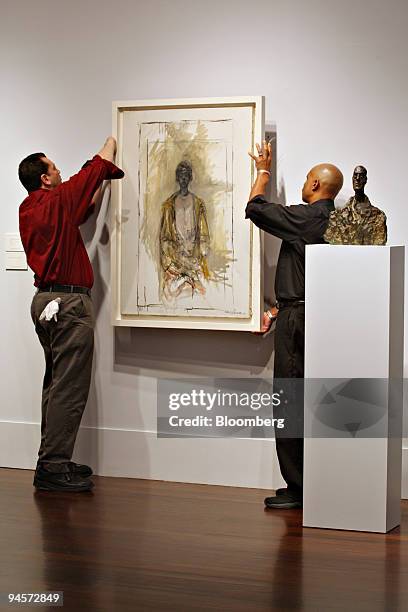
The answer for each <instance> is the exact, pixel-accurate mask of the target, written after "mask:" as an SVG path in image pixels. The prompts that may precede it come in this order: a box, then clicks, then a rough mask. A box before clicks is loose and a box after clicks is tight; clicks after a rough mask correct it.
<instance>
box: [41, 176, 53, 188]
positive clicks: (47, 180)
mask: <svg viewBox="0 0 408 612" xmlns="http://www.w3.org/2000/svg"><path fill="white" fill-rule="evenodd" d="M41 183H42V184H43V185H44V187H49V186H50V185H51V181H50V177H49V176H48V174H42V175H41Z"/></svg>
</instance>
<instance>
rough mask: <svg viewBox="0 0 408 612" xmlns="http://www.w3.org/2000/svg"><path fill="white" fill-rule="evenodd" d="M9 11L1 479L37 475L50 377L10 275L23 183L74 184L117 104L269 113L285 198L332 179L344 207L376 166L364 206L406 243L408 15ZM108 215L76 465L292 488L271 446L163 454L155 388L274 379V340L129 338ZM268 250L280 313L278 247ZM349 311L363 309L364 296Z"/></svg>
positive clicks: (43, 6)
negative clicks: (13, 471)
mask: <svg viewBox="0 0 408 612" xmlns="http://www.w3.org/2000/svg"><path fill="white" fill-rule="evenodd" d="M0 7H1V16H0V76H1V89H2V96H1V98H0V121H1V131H0V133H1V144H2V155H1V165H0V172H1V185H2V202H1V215H0V236H1V242H0V248H1V256H0V287H1V290H0V317H1V321H2V325H1V329H2V332H1V345H0V347H1V348H0V365H1V380H0V465H3V466H15V467H25V468H28V467H33V465H34V463H35V453H36V450H37V445H38V439H39V425H38V423H39V415H40V391H41V377H42V372H43V355H42V351H41V348H40V345H39V343H38V341H37V338H36V336H35V333H34V329H33V326H32V323H31V320H30V315H29V306H30V302H31V299H32V295H33V285H32V273H31V272H30V271H23V272H17V271H5V254H4V234H5V233H7V232H16V231H17V230H18V206H19V204H20V202H21V201H22V199H23V198H24V197H25V193H24V190H23V188H22V187H21V186H20V185H19V183H18V179H17V166H18V163H19V161H20V160H21V159H22V158H23V157H24V156H26V155H27V154H29V153H32V152H34V151H44V152H45V153H46V154H47V156H49V157H50V158H51V159H53V160H54V161H55V162H56V163H57V166H58V167H59V168H60V169H61V171H62V175H63V177H65V178H67V177H68V176H69V175H71V174H73V173H74V172H76V171H77V170H78V169H79V167H80V166H81V165H82V164H83V162H84V161H85V160H86V159H87V158H89V157H90V156H92V155H93V154H94V153H95V152H96V151H97V150H98V149H99V148H100V146H101V145H102V143H103V141H104V139H105V137H106V136H107V135H109V134H110V132H111V102H112V100H126V99H138V98H141V99H147V98H149V99H150V98H164V97H165V98H171V97H175V98H182V97H206V96H219V97H220V96H236V95H265V96H266V120H267V124H269V126H270V127H271V129H272V130H273V131H275V132H276V141H275V143H276V177H275V179H276V181H275V184H274V186H273V192H274V196H275V197H276V198H277V199H278V200H279V201H280V202H281V203H296V202H299V201H300V191H301V187H302V185H303V182H304V177H305V174H306V172H307V170H308V169H309V168H310V167H311V166H313V165H314V164H316V163H319V162H322V161H328V162H332V163H334V164H336V165H338V166H339V167H340V168H341V169H342V170H343V172H344V175H345V186H344V189H343V191H342V192H341V194H340V196H339V203H344V202H345V201H346V200H347V198H348V197H350V195H351V194H352V189H351V174H352V171H353V168H354V166H355V165H357V164H363V165H365V166H366V167H367V169H368V184H367V188H366V192H367V194H368V196H369V197H370V199H371V202H372V203H373V204H375V205H378V206H379V207H381V208H383V209H384V210H385V211H386V213H387V216H388V229H389V244H406V243H407V241H408V216H407V198H406V158H407V152H406V143H407V142H408V129H407V119H406V111H407V95H408V82H407V74H408V39H407V36H406V32H407V31H408V5H407V3H406V2H405V1H404V0H390V1H389V2H388V3H385V2H380V1H379V0H357V1H356V0H343V2H341V3H339V2H335V1H334V0H325V1H323V0H309V2H304V1H303V0H288V1H286V2H277V1H275V0H269V1H266V0H259V1H258V2H257V3H255V4H254V3H250V2H244V1H242V0H217V1H215V0H207V2H198V1H196V0H189V1H186V0H172V1H171V2H170V1H165V0H149V2H141V1H138V0H117V1H116V2H108V0H87V1H86V2H84V1H79V0H71V1H70V2H69V3H62V2H61V1H60V2H58V1H57V2H55V0H54V1H53V2H51V0H38V1H37V2H36V3H32V2H29V1H28V0H21V1H20V2H17V3H13V4H12V3H9V2H5V0H1V3H0ZM106 204H107V197H105V201H104V204H103V206H102V210H101V212H100V214H99V217H98V219H93V220H91V221H90V222H89V223H88V224H87V226H86V227H84V228H83V233H84V237H85V239H86V241H87V244H88V246H90V250H91V256H92V261H93V265H94V271H95V279H96V281H95V289H94V292H93V295H94V301H95V307H96V312H97V325H96V355H95V363H94V376H93V382H92V387H91V393H90V400H89V403H88V407H87V411H86V414H85V416H84V420H83V428H82V429H81V433H80V438H79V443H78V449H77V453H76V458H77V459H78V460H84V461H90V462H91V464H92V465H94V466H95V467H96V471H97V472H98V473H101V474H108V475H125V476H135V477H143V478H159V479H169V480H182V481H193V482H210V483H217V484H237V485H243V486H263V487H271V486H278V485H279V483H280V479H279V474H278V470H277V464H276V458H275V452H274V444H273V443H272V442H270V441H262V440H256V439H242V440H238V439H229V440H198V439H197V440H157V439H156V433H155V429H156V384H157V379H158V378H160V377H163V376H171V377H174V376H180V377H182V376H190V375H195V376H196V375H199V376H212V377H217V376H218V377H221V376H224V377H226V376H231V377H233V376H234V377H235V376H256V375H266V376H269V377H271V376H272V373H273V333H272V334H270V335H269V336H268V337H265V338H262V337H259V336H255V335H251V334H247V333H234V332H210V333H209V332H201V331H187V330H156V329H154V330H150V329H120V330H114V329H113V328H112V327H111V325H110V320H109V314H110V312H109V309H110V269H109V268H110V266H109V249H110V246H109V228H108V217H109V211H108V210H107V209H106V206H105V205H106ZM245 204H246V202H242V209H243V211H244V207H245ZM95 232H96V233H95ZM266 246H267V254H266V267H265V274H266V277H265V282H266V292H267V294H268V295H269V296H270V295H272V289H271V287H272V286H273V276H274V269H275V265H276V253H277V250H278V248H279V241H277V240H275V239H273V238H268V240H267V241H266ZM362 282H364V279H362ZM407 284H408V283H406V285H407ZM344 302H345V307H346V308H351V309H352V308H353V296H344ZM405 353H406V368H405V375H407V373H408V351H407V350H406V351H405ZM352 358H353V357H352V350H351V351H350V359H352ZM407 452H408V451H407ZM272 466H273V469H272ZM407 469H408V468H407ZM404 478H405V481H406V485H407V488H408V474H405V476H404ZM405 481H404V482H405Z"/></svg>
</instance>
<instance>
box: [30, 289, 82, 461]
mask: <svg viewBox="0 0 408 612" xmlns="http://www.w3.org/2000/svg"><path fill="white" fill-rule="evenodd" d="M57 297H60V298H61V303H60V310H59V313H58V314H57V319H58V320H57V321H54V319H51V321H46V320H45V319H44V320H42V321H40V320H39V317H40V314H41V312H42V311H43V309H44V308H45V306H46V305H47V304H48V302H50V301H51V300H53V299H55V298H57ZM31 318H32V320H33V323H34V325H35V331H36V332H37V335H38V338H39V340H40V343H41V346H42V347H43V349H44V356H45V375H44V381H43V388H42V407H41V408H42V410H41V411H42V418H41V445H40V449H39V451H38V464H39V465H41V466H42V467H44V468H46V469H48V470H50V471H53V472H67V471H68V470H69V467H68V463H69V461H70V460H71V457H72V452H73V449H74V444H75V440H76V436H77V433H78V429H79V425H80V422H81V418H82V414H83V412H84V409H85V405H86V402H87V399H88V393H89V385H90V382H91V373H92V357H93V347H94V315H93V308H92V300H91V298H90V297H89V296H88V295H86V294H82V293H57V292H55V293H50V292H39V293H36V294H35V295H34V297H33V301H32V304H31Z"/></svg>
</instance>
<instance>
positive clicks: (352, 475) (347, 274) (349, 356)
mask: <svg viewBox="0 0 408 612" xmlns="http://www.w3.org/2000/svg"><path fill="white" fill-rule="evenodd" d="M305 323H306V336H305V379H319V380H318V381H317V380H314V381H313V383H312V384H309V383H308V381H307V380H306V389H305V448H304V503H303V508H304V509H303V525H304V526H305V527H323V528H332V529H353V530H359V531H376V532H382V533H384V532H387V531H389V530H390V529H393V528H394V527H396V526H397V525H399V523H400V500H401V454H402V451H401V449H402V431H401V429H402V377H403V345H404V342H403V336H404V247H402V246H395V247H385V246H383V247H381V246H378V247H377V246H333V245H311V246H308V247H307V248H306V320H305ZM321 379H329V380H327V381H324V380H321ZM334 379H343V382H342V381H341V380H337V381H335V380H334ZM344 379H349V380H351V379H352V380H351V382H349V383H348V386H347V389H349V390H350V388H351V386H353V385H354V387H353V389H354V390H355V389H356V385H357V387H358V388H359V389H361V388H364V390H365V393H366V396H367V397H368V396H369V395H370V393H371V392H372V393H371V397H369V401H368V402H367V401H366V396H364V397H359V396H358V393H357V394H356V393H354V392H352V393H351V394H350V393H348V392H342V390H341V389H344V388H345V387H344V385H345V384H346V381H344ZM356 379H373V380H372V381H365V384H363V381H358V380H356ZM325 382H326V383H327V384H324V383H325ZM336 383H337V384H336ZM367 383H369V384H368V387H367ZM319 384H320V389H322V387H323V385H324V387H323V390H324V391H328V392H330V391H332V393H329V394H327V395H325V394H324V392H323V393H322V392H321V391H320V394H319V393H318V389H319ZM350 385H351V386H350ZM367 389H368V391H367ZM333 390H334V391H333ZM363 395H364V394H363ZM318 396H319V397H318ZM322 398H323V400H322ZM319 402H320V404H319ZM353 406H354V408H353ZM364 410H366V412H364ZM362 415H363V416H362ZM367 415H368V416H367ZM343 416H344V423H343V425H344V427H343V428H342V427H341V423H342V418H343ZM366 417H367V418H366ZM331 421H332V422H331ZM336 432H338V436H337V434H336Z"/></svg>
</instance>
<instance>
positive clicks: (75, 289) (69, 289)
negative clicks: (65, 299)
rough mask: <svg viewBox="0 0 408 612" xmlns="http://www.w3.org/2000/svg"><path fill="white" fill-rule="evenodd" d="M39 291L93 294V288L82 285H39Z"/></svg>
mask: <svg viewBox="0 0 408 612" xmlns="http://www.w3.org/2000/svg"><path fill="white" fill-rule="evenodd" d="M38 291H39V292H44V291H46V292H50V293H85V294H86V295H89V296H91V290H90V289H89V287H80V286H79V285H58V284H56V283H55V284H54V285H47V286H46V287H39V288H38Z"/></svg>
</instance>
